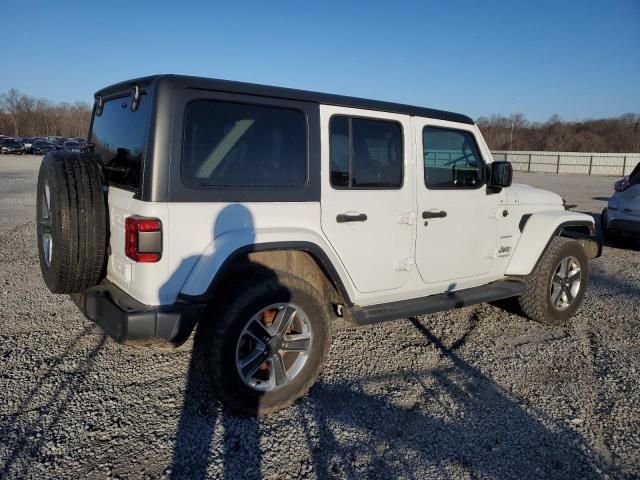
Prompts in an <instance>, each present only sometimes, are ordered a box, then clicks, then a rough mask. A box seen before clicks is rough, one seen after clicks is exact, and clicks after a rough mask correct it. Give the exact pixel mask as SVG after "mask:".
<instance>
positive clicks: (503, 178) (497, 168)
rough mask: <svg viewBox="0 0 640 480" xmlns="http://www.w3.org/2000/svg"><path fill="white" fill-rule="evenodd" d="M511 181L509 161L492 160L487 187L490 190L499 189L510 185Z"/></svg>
mask: <svg viewBox="0 0 640 480" xmlns="http://www.w3.org/2000/svg"><path fill="white" fill-rule="evenodd" d="M512 181H513V166H512V165H511V162H493V163H491V165H490V166H489V179H488V180H487V187H488V188H489V189H492V190H498V191H499V190H500V189H502V188H506V187H510V186H511V182H512Z"/></svg>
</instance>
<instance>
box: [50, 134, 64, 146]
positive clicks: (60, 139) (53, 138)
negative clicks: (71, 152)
mask: <svg viewBox="0 0 640 480" xmlns="http://www.w3.org/2000/svg"><path fill="white" fill-rule="evenodd" d="M47 141H48V142H49V143H52V144H53V145H55V146H57V147H59V148H62V144H63V143H64V142H66V141H67V139H66V138H65V137H58V136H49V137H47Z"/></svg>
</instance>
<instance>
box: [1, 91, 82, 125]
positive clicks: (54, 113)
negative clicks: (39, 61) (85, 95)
mask: <svg viewBox="0 0 640 480" xmlns="http://www.w3.org/2000/svg"><path fill="white" fill-rule="evenodd" d="M90 121H91V106H90V105H89V104H88V103H86V102H75V103H74V104H70V103H66V102H63V103H59V104H55V103H53V102H51V101H50V100H47V99H43V98H35V97H32V96H30V95H24V94H22V93H20V92H19V91H18V90H17V89H15V88H12V89H11V90H9V91H8V92H7V93H6V94H4V95H0V134H3V135H10V136H14V137H18V136H48V135H62V136H66V137H78V136H84V135H86V134H87V131H88V129H89V122H90Z"/></svg>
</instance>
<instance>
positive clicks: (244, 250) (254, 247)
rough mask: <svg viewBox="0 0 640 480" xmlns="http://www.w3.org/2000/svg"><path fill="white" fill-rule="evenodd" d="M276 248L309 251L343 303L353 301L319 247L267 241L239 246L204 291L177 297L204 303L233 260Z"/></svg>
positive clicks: (182, 299) (210, 298)
mask: <svg viewBox="0 0 640 480" xmlns="http://www.w3.org/2000/svg"><path fill="white" fill-rule="evenodd" d="M277 250H299V251H303V252H307V253H309V254H310V255H311V256H312V257H313V258H314V259H315V260H316V261H317V262H318V265H319V266H320V268H321V269H322V271H323V272H324V274H325V275H326V276H327V277H328V278H329V281H330V282H331V283H332V284H333V286H334V287H335V288H336V289H337V290H338V293H340V295H341V296H342V299H343V300H344V302H345V305H346V306H351V305H353V302H352V300H351V298H350V297H349V294H348V293H347V290H346V288H345V287H344V284H343V283H342V280H341V279H340V275H338V272H337V270H336V269H335V267H334V266H333V264H332V263H331V260H330V259H329V257H328V256H327V254H326V253H325V252H324V250H323V249H322V248H321V247H319V246H318V245H316V244H315V243H312V242H267V243H256V244H251V245H245V246H243V247H240V248H238V249H237V250H235V251H234V252H233V253H231V254H230V255H229V256H228V257H227V258H226V260H225V261H224V263H223V264H222V265H221V267H220V269H219V270H218V272H217V273H216V275H215V277H214V278H213V280H212V282H211V284H210V285H209V287H208V288H207V290H206V291H205V292H204V293H202V294H200V295H187V294H184V293H180V294H179V295H178V299H179V300H181V301H183V302H186V303H194V304H206V303H208V302H210V301H211V300H212V299H213V298H214V293H215V290H216V288H217V287H218V286H219V285H220V284H221V282H223V281H224V277H225V274H226V273H228V272H229V270H230V267H231V265H232V264H233V262H234V260H236V259H238V258H239V257H241V256H243V255H247V254H248V253H252V252H268V251H277Z"/></svg>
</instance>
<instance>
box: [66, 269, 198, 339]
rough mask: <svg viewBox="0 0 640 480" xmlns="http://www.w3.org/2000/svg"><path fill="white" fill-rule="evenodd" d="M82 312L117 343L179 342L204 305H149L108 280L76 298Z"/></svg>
mask: <svg viewBox="0 0 640 480" xmlns="http://www.w3.org/2000/svg"><path fill="white" fill-rule="evenodd" d="M75 300H76V303H77V304H78V306H79V307H80V309H81V310H82V313H84V315H85V316H86V317H87V318H88V319H89V320H92V321H93V322H95V323H97V324H98V325H99V326H100V327H101V328H102V329H103V330H104V332H105V333H106V334H107V335H109V336H110V337H112V338H113V339H115V340H117V341H118V342H149V343H152V342H154V341H158V340H160V341H163V342H168V343H171V344H174V345H179V344H181V343H183V342H184V341H185V340H186V339H187V338H188V337H189V335H190V334H191V332H192V331H193V327H194V326H195V324H196V323H197V321H198V319H199V318H200V315H201V313H202V311H203V310H204V305H193V304H188V303H175V304H172V305H160V306H150V305H145V304H142V303H140V302H138V301H137V300H135V299H134V298H132V297H130V296H129V295H127V294H126V293H124V292H123V291H122V290H120V289H119V288H118V287H116V286H115V285H113V284H112V283H110V282H108V281H104V282H103V283H102V284H100V285H97V286H95V287H91V288H89V289H87V290H85V291H84V292H82V294H81V295H80V297H79V298H76V299H75Z"/></svg>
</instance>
